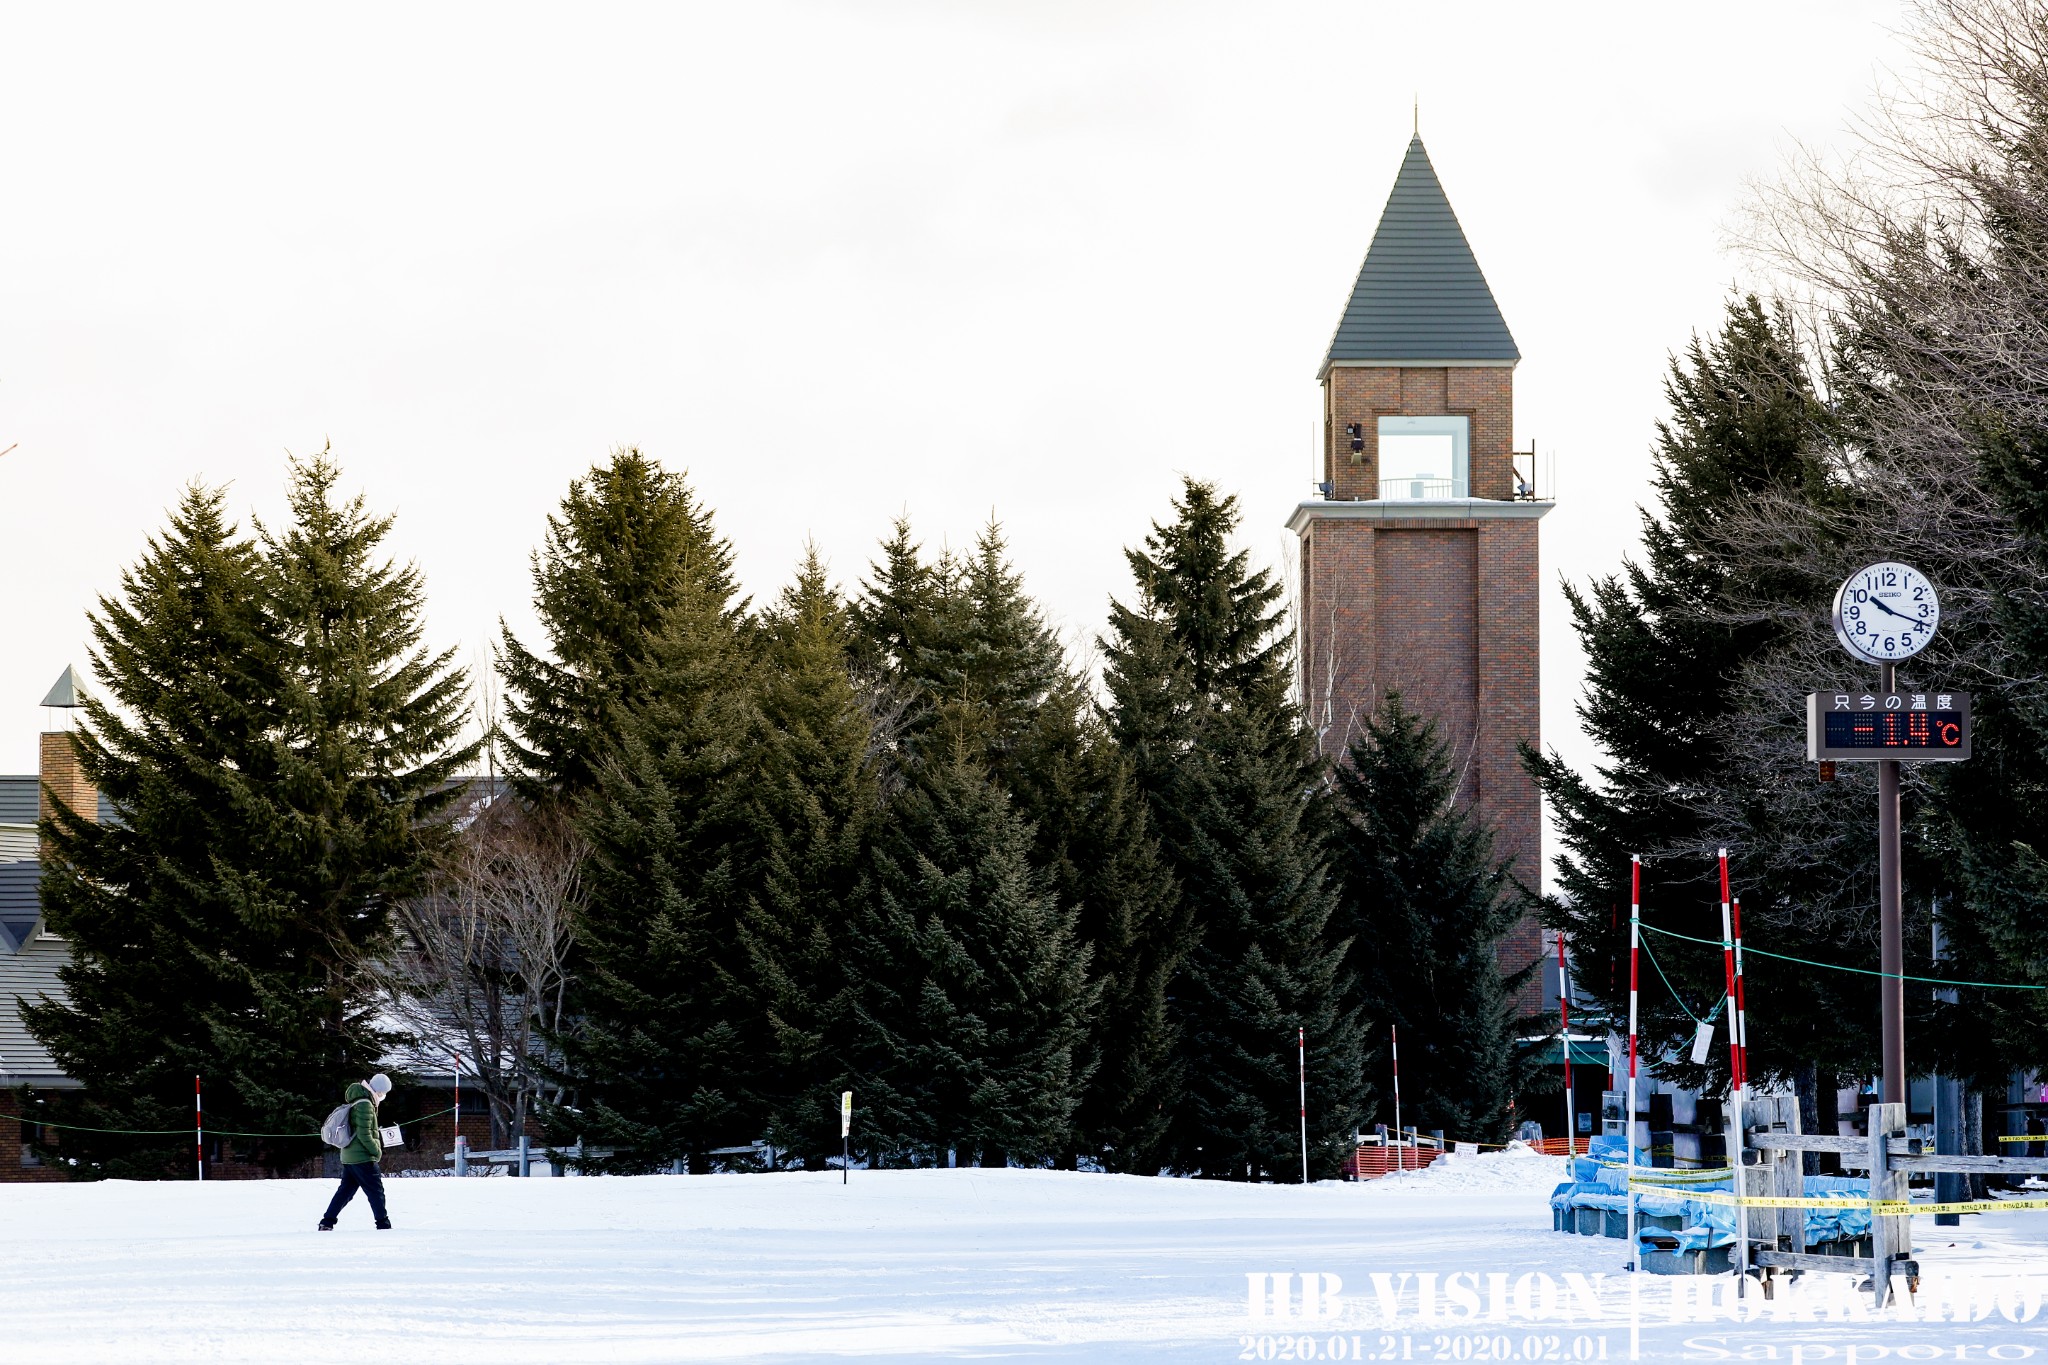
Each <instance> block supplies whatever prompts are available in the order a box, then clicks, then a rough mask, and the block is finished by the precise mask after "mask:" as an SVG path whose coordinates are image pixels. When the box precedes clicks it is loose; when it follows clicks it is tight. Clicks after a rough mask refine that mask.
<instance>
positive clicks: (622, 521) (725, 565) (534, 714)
mask: <svg viewBox="0 0 2048 1365" xmlns="http://www.w3.org/2000/svg"><path fill="white" fill-rule="evenodd" d="M732 563H733V560H732V547H731V546H730V545H729V544H727V543H726V541H725V540H723V539H722V538H720V537H719V536H718V534H717V533H716V532H715V531H714V530H713V528H712V524H711V514H710V512H709V511H708V510H707V509H705V508H704V507H703V506H702V505H701V504H699V503H698V501H697V500H696V497H695V496H694V495H693V494H692V493H691V491H690V487H689V484H688V483H687V482H686V481H685V480H684V478H683V476H682V475H680V474H673V473H670V472H669V471H667V470H665V469H663V468H662V467H661V466H660V465H659V464H657V463H656V462H655V461H653V460H651V459H649V458H648V457H647V456H645V455H643V454H641V453H640V452H639V451H638V450H634V449H630V448H629V449H625V450H620V451H616V452H614V453H613V455H612V456H611V458H610V460H608V461H607V462H606V463H604V464H601V465H597V466H595V467H594V468H592V469H591V471H590V473H589V474H588V475H586V476H585V477H583V478H581V479H577V480H575V481H573V482H572V483H571V484H570V485H569V493H568V496H567V497H565V498H563V499H562V508H561V512H560V513H559V514H558V515H551V516H550V517H549V518H548V533H547V539H546V541H545V543H544V544H543V545H542V547H541V548H540V550H538V551H537V552H536V553H535V554H534V556H533V587H534V609H535V611H536V612H537V613H538V615H539V616H540V621H541V628H542V630H543V631H544V632H546V634H547V637H548V651H547V655H546V656H543V655H542V654H538V653H535V652H534V651H532V650H530V649H528V648H527V647H526V646H525V645H524V644H522V643H521V642H520V640H519V638H518V637H517V636H516V635H514V634H513V633H512V629H511V627H510V626H507V625H504V624H503V623H502V622H501V623H500V625H499V629H500V632H501V643H500V647H499V658H498V671H499V675H500V676H501V677H502V678H503V680H504V683H505V711H506V718H507V720H508V721H509V722H510V723H511V727H512V729H513V730H515V731H516V732H517V735H518V738H516V739H509V740H508V742H507V745H506V752H507V754H508V755H509V757H510V759H511V761H512V766H513V770H514V773H515V776H516V780H517V782H518V785H519V786H520V788H521V791H522V793H523V794H524V795H526V796H527V797H528V798H529V799H537V798H539V797H541V796H543V795H544V794H546V793H550V792H558V793H561V794H563V795H566V796H569V797H571V798H577V797H581V796H582V795H583V794H585V793H587V792H589V791H590V790H591V789H592V788H593V787H594V786H595V785H596V783H597V775H598V770H599V768H600V767H601V766H602V765H603V762H604V755H605V754H606V753H607V752H608V750H609V744H610V740H611V731H610V718H611V716H612V715H613V714H614V708H615V707H617V706H618V705H620V704H621V703H624V702H626V701H627V700H629V699H628V698H626V697H624V696H622V695H621V689H622V688H623V687H624V686H625V685H626V683H627V681H628V680H629V679H630V678H632V677H633V676H634V672H635V669H636V668H637V667H638V665H639V664H640V663H641V662H642V661H643V660H644V659H645V658H646V656H647V653H648V642H649V641H650V640H651V639H652V638H653V637H654V636H655V635H656V634H658V633H659V632H660V631H661V629H662V628H663V626H664V624H665V623H666V621H667V617H668V613H669V611H670V609H671V608H672V607H673V606H674V605H675V604H676V603H677V601H678V600H679V599H680V598H681V596H682V595H683V594H684V593H685V592H686V591H694V592H697V593H699V594H702V595H703V596H705V597H707V598H709V599H712V600H715V601H719V602H723V603H727V604H728V605H727V606H726V608H725V611H726V612H727V613H728V614H729V615H730V616H732V618H733V619H735V620H736V619H737V618H738V615H739V613H740V608H739V607H737V606H734V605H731V604H732V603H733V601H734V599H735V597H736V596H737V590H736V588H735V585H734V581H733V577H732Z"/></svg>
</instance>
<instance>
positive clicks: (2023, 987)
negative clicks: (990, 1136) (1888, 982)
mask: <svg viewBox="0 0 2048 1365" xmlns="http://www.w3.org/2000/svg"><path fill="white" fill-rule="evenodd" d="M1643 928H1645V929H1648V930H1649V931H1650V932H1651V933H1653V934H1662V935H1663V936H1664V937H1665V938H1679V939H1684V940H1685V941H1686V942H1687V943H1703V944H1705V945H1706V946H1707V947H1709V948H1720V947H1721V946H1722V944H1721V941H1720V940H1719V939H1711V938H1694V937H1693V936H1692V935H1691V934H1681V933H1678V932H1676V931H1675V930H1671V929H1659V928H1658V927H1657V926H1656V925H1654V924H1645V925H1644V926H1643ZM1743 951H1744V952H1746V953H1754V954H1756V955H1757V956H1758V957H1774V958H1776V959H1778V960H1779V961H1780V962H1797V963H1798V964H1799V965H1800V966H1802V967H1820V968H1823V969H1824V970H1827V971H1831V972H1854V973H1856V974H1857V975H1858V976H1879V977H1889V976H1892V975H1893V973H1891V972H1874V971H1871V970H1870V969H1869V968H1868V967H1844V966H1842V965H1841V964H1840V963H1838V962H1815V961H1814V960H1813V959H1812V958H1808V957H1793V956H1792V955H1791V954H1790V953H1774V952H1771V951H1769V950H1768V949H1764V948H1750V947H1747V946H1745V947H1744V949H1743ZM1650 960H1651V961H1652V962H1653V963H1654V962H1655V961H1656V959H1655V958H1654V957H1653V958H1651V959H1650ZM1662 973H1663V969H1662V968H1659V969H1658V974H1659V975H1662ZM1897 976H1898V979H1899V980H1901V981H1921V982H1925V983H1927V984H1928V985H1930V986H1982V987H1985V988H1986V989H1988V990H1998V991H2048V986H2036V985H2030V984H2028V983H2025V982H2018V981H1955V980H1951V979H1950V978H1948V977H1945V976H1913V975H1910V974H1908V973H1905V972H1900V973H1898V974H1897ZM1664 984H1665V985H1667V986H1668V985H1670V984H1671V983H1670V981H1669V980H1667V981H1665V983H1664ZM1684 1005H1685V1002H1684V1001H1682V1000H1681V1001H1680V1002H1679V1007H1680V1008H1681V1009H1682V1008H1684ZM1700 1022H1705V1021H1704V1020H1702V1021H1700Z"/></svg>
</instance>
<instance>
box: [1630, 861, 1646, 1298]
mask: <svg viewBox="0 0 2048 1365" xmlns="http://www.w3.org/2000/svg"><path fill="white" fill-rule="evenodd" d="M1642 942H1643V859H1642V856H1641V855H1640V854H1638V855H1636V856H1635V857H1632V858H1630V859H1629V860H1628V1268H1629V1269H1630V1270H1631V1271H1633V1270H1634V1269H1635V1268H1636V1261H1637V1260H1638V1259H1640V1257H1641V1252H1640V1251H1639V1250H1638V1249H1637V1247H1636V988H1637V985H1638V981H1639V978H1638V976H1637V974H1636V968H1637V965H1638V963H1637V959H1638V958H1639V957H1640V956H1641V952H1642Z"/></svg>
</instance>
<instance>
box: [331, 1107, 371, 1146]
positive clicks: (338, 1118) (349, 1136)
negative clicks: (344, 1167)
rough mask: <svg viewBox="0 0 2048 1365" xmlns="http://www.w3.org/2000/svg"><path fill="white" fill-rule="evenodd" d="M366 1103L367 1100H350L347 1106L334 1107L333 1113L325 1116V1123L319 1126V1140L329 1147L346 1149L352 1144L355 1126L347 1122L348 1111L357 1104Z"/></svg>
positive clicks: (354, 1137)
mask: <svg viewBox="0 0 2048 1365" xmlns="http://www.w3.org/2000/svg"><path fill="white" fill-rule="evenodd" d="M368 1103H369V1101H368V1100H351V1101H350V1102H349V1103H347V1104H338V1105H336V1106H335V1107H334V1112H333V1113H331V1114H329V1115H328V1116H327V1121H326V1122H325V1123H323V1124H321V1125H320V1140H321V1141H322V1142H324V1143H326V1144H327V1145H328V1146H329V1147H346V1146H348V1145H349V1144H350V1143H351V1142H354V1141H355V1139H356V1133H355V1125H354V1124H353V1123H352V1122H350V1121H349V1111H350V1110H352V1109H354V1108H355V1107H356V1106H357V1105H359V1104H368Z"/></svg>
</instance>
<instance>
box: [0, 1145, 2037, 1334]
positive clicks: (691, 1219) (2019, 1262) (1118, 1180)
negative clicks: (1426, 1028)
mask: <svg viewBox="0 0 2048 1365" xmlns="http://www.w3.org/2000/svg"><path fill="white" fill-rule="evenodd" d="M1562 1167H1563V1163H1562V1162H1561V1161H1559V1160H1555V1159H1550V1158H1544V1157H1537V1156H1533V1155H1520V1154H1502V1155H1498V1156H1487V1157H1482V1158H1466V1159H1463V1160H1460V1161H1457V1162H1453V1163H1450V1164H1448V1165H1443V1166H1438V1167H1436V1168H1433V1169H1431V1170H1429V1171H1427V1172H1422V1173H1419V1174H1412V1175H1407V1176H1393V1177H1389V1178H1387V1179H1385V1180H1381V1181H1376V1182H1372V1183H1368V1184H1362V1185H1338V1184H1326V1185H1317V1186H1312V1187H1309V1188H1301V1187H1298V1186H1243V1185H1226V1184H1217V1183H1210V1182H1197V1181H1185V1180H1145V1179H1137V1178H1130V1177H1120V1176H1105V1175H1086V1174H1065V1173H1059V1172H1050V1171H982V1170H955V1171H884V1172H860V1171H856V1172H854V1173H853V1179H852V1182H851V1183H850V1184H847V1185H844V1186H842V1185H841V1184H840V1180H839V1177H838V1176H837V1175H836V1174H829V1175H810V1174H790V1175H752V1176H695V1177H693V1176H651V1177H645V1178H639V1179H568V1180H554V1179H532V1180H523V1181H522V1180H513V1179H503V1178H499V1179H489V1180H447V1179H438V1180H391V1181H388V1182H387V1188H388V1190H389V1191H390V1197H391V1213H392V1217H393V1219H394V1220H395V1221H396V1223H397V1227H396V1228H395V1229H394V1230H393V1231H391V1232H375V1231H372V1230H371V1228H370V1219H369V1214H368V1212H367V1210H366V1209H365V1208H364V1207H363V1205H362V1201H361V1200H360V1199H358V1201H357V1202H356V1204H355V1205H354V1206H353V1207H351V1208H350V1210H349V1211H348V1213H346V1214H345V1215H344V1216H343V1220H342V1226H341V1229H340V1230H339V1231H338V1232H335V1233H331V1234H323V1233H316V1232H315V1231H314V1230H313V1224H314V1222H315V1220H316V1219H317V1218H318V1216H319V1214H320V1211H321V1209H322V1208H323V1207H324V1205H325V1202H326V1199H327V1195H328V1189H329V1187H328V1185H327V1183H326V1182H313V1181H269V1182H219V1183H212V1184H207V1185H203V1186H202V1185H198V1184H128V1183H119V1182H108V1183H104V1184H94V1185H72V1186H64V1185H10V1186H5V1187H0V1285H4V1292H5V1296H6V1297H5V1309H4V1316H0V1361H6V1362H15V1361H19V1362H24V1365H26V1363H27V1362H34V1363H35V1365H67V1363H68V1362H100V1361H106V1362H152V1363H153V1362H172V1361H200V1360H204V1361H251V1362H255V1361H260V1362H266V1365H268V1363H270V1362H299V1361H306V1362H323V1361H336V1362H344V1361H345V1362H349V1365H362V1363H363V1362H368V1361H393V1362H403V1363H404V1365H458V1363H460V1362H479V1363H483V1362H488V1365H514V1363H515V1362H529V1361H531V1362H550V1363H553V1362H583V1361H591V1362H595V1361H604V1362H652V1361H681V1360H726V1359H747V1360H789V1361H803V1360H818V1359H825V1358H833V1357H849V1356H851V1357H863V1358H867V1359H878V1360H890V1359H915V1358H933V1357H941V1358H959V1359H1027V1360H1085V1361H1117V1360H1131V1359H1146V1360H1187V1361H1230V1360H1239V1359H1253V1360H1256V1359H1301V1358H1304V1356H1305V1355H1306V1358H1311V1359H1329V1358H1344V1359H1358V1358H1368V1359H1394V1360H1402V1361H1424V1362H1429V1361H1438V1360H1460V1361H1496V1360H1502V1359H1512V1360H1522V1359H1547V1360H1566V1361H1570V1360H1601V1359H1606V1360H1616V1361H1620V1360H1627V1359H1628V1358H1629V1357H1630V1351H1631V1346H1632V1343H1633V1345H1634V1346H1635V1348H1636V1349H1637V1350H1638V1351H1639V1352H1640V1357H1641V1358H1642V1359H1649V1360H1672V1359H1687V1358H1690V1359H1741V1358H1759V1359H1763V1358H1769V1359H1778V1360H1784V1361H1791V1362H1798V1363H1799V1365H1804V1363H1805V1362H1817V1361H1830V1362H1840V1365H1851V1362H1857V1361H1872V1360H1878V1359H1891V1360H1915V1359H1937V1358H1938V1359H1958V1358H1960V1359H1967V1360H1974V1361H1982V1360H2000V1359H2006V1360H2016V1359H2029V1358H2040V1359H2048V1310H2043V1309H2041V1308H2040V1307H2039V1305H2040V1303H2041V1297H2042V1293H2043V1290H2044V1288H2048V1213H2032V1214H2029V1213H2017V1212H2016V1213H2001V1214H1993V1215H1986V1216H1982V1217H1975V1216H1973V1217H1967V1218H1965V1219H1964V1224H1965V1225H1964V1227H1962V1228H1961V1229H1959V1230H1958V1229H1937V1228H1935V1227H1934V1226H1933V1222H1932V1220H1931V1219H1926V1218H1921V1219H1916V1220H1915V1223H1914V1228H1915V1233H1916V1243H1917V1244H1918V1246H1919V1248H1920V1253H1919V1254H1920V1260H1921V1263H1922V1265H1923V1267H1925V1269H1926V1272H1927V1279H1926V1280H1925V1281H1924V1282H1923V1285H1922V1290H1921V1294H1920V1296H1919V1298H1918V1300H1917V1301H1916V1303H1915V1304H1914V1305H1910V1306H1908V1308H1907V1309H1905V1310H1904V1311H1903V1313H1902V1314H1901V1315H1899V1316H1895V1317H1893V1318H1891V1319H1887V1320H1869V1319H1867V1318H1866V1317H1864V1316H1861V1313H1862V1310H1861V1309H1860V1308H1859V1307H1858V1305H1860V1304H1862V1303H1863V1302H1865V1301H1866V1300H1864V1299H1860V1298H1854V1297H1851V1296H1850V1294H1849V1293H1848V1291H1849V1289H1850V1282H1849V1280H1848V1279H1847V1278H1846V1277H1837V1276H1826V1277H1813V1278H1811V1279H1809V1280H1808V1281H1807V1282H1806V1283H1805V1284H1804V1285H1803V1286H1801V1287H1800V1292H1795V1293H1791V1294H1781V1295H1780V1299H1779V1301H1778V1302H1777V1303H1776V1304H1774V1305H1771V1306H1770V1312H1771V1313H1773V1314H1775V1315H1776V1318H1777V1320H1771V1319H1768V1318H1759V1319H1758V1320H1754V1321H1749V1322H1736V1321H1728V1320H1724V1319H1720V1318H1718V1317H1717V1315H1716V1313H1715V1311H1714V1309H1713V1308H1712V1306H1711V1305H1709V1306H1707V1307H1704V1308H1703V1307H1701V1306H1700V1305H1699V1304H1698V1303H1696V1302H1694V1300H1693V1297H1692V1296H1694V1295H1696V1294H1697V1293H1698V1291H1699V1290H1700V1289H1701V1288H1702V1287H1711V1286H1716V1285H1721V1286H1724V1285H1726V1284H1727V1283H1728V1281H1727V1279H1726V1277H1723V1278H1722V1279H1720V1280H1718V1281H1712V1282H1709V1281H1705V1280H1694V1279H1675V1278H1665V1277H1644V1280H1643V1281H1642V1283H1641V1285H1640V1287H1639V1290H1638V1296H1637V1297H1636V1299H1635V1302H1634V1305H1633V1308H1632V1306H1631V1292H1630V1286H1629V1285H1628V1284H1627V1282H1626V1277H1625V1276H1623V1275H1621V1274H1620V1273H1619V1272H1620V1264H1621V1259H1622V1258H1621V1251H1620V1248H1621V1243H1619V1242H1617V1241H1609V1240H1606V1239H1604V1238H1594V1237H1573V1236H1565V1235H1560V1234H1557V1233H1553V1232H1551V1231H1550V1212H1549V1207H1548V1204H1547V1196H1548V1194H1549V1192H1550V1189H1551V1187H1552V1186H1553V1185H1554V1184H1555V1183H1556V1182H1557V1181H1558V1179H1559V1178H1560V1176H1561V1171H1562ZM1950 1242H1954V1243H1955V1245H1954V1246H1953V1247H1951V1246H1950V1245H1949V1244H1950ZM1601 1275H1605V1276H1606V1277H1607V1278H1606V1279H1604V1280H1603V1279H1600V1278H1598V1277H1599V1276H1601ZM1308 1276H1314V1277H1315V1279H1314V1281H1313V1284H1314V1294H1313V1302H1312V1303H1310V1304H1305V1303H1304V1296H1303V1293H1302V1282H1303V1280H1304V1278H1306V1277H1308ZM1454 1276H1458V1277H1459V1278H1455V1279H1454V1278H1453V1277H1454ZM1575 1276H1583V1277H1585V1278H1583V1279H1575V1278H1573V1277H1575ZM1269 1277H1270V1278H1269ZM1281 1277H1286V1278H1284V1279H1283V1278H1281ZM1329 1277H1334V1278H1329ZM1546 1277H1547V1278H1546ZM1829 1282H1832V1284H1833V1287H1834V1289H1835V1291H1837V1292H1834V1293H1832V1294H1831V1293H1829V1292H1828V1290H1827V1289H1825V1288H1824V1287H1823V1286H1826V1285H1827V1284H1828V1283H1829ZM1255 1286H1256V1288H1257V1290H1258V1291H1259V1292H1258V1295H1257V1303H1256V1307H1257V1308H1258V1309H1259V1310H1261V1311H1260V1312H1258V1313H1255V1311H1254V1306H1255V1305H1254V1287H1255ZM1674 1286H1682V1289H1683V1291H1684V1293H1685V1295H1686V1296H1687V1297H1686V1298H1684V1299H1683V1301H1682V1302H1681V1303H1680V1306H1679V1307H1678V1308H1677V1309H1674V1297H1673V1295H1674ZM1276 1290H1277V1291H1280V1292H1279V1293H1278V1294H1277V1295H1276ZM2001 1290H2003V1292H2004V1295H2005V1298H2004V1307H2005V1309H2006V1311H2007V1312H2009V1313H2010V1314H2011V1315H2012V1316H2016V1317H2022V1318H2024V1317H2026V1316H2027V1314H2028V1312H2029V1310H2030V1309H2031V1310H2032V1316H2031V1320H2030V1321H2021V1322H2013V1321H2009V1320H2008V1318H2007V1316H2005V1315H2004V1314H2002V1313H2001V1311H2000V1300H1999V1293H2000V1291H2001ZM1332 1291H1334V1294H1335V1301H1334V1302H1333V1301H1332V1299H1331V1293H1332ZM1971 1294H1978V1295H1979V1297H1978V1298H1977V1299H1971V1298H1969V1297H1968V1296H1969V1295H1971ZM1955 1295H1963V1296H1964V1298H1963V1300H1962V1302H1963V1303H1964V1308H1965V1312H1966V1314H1968V1313H1976V1312H1982V1313H1983V1314H1986V1315H1988V1316H1987V1318H1986V1320H1983V1321H1975V1322H1971V1321H1963V1322H1956V1321H1952V1320H1947V1319H1948V1318H1950V1317H1952V1316H1953V1311H1952V1310H1953V1304H1952V1302H1951V1299H1952V1298H1953V1296H1955ZM1945 1296H1948V1297H1945ZM1276 1297H1277V1298H1278V1299H1279V1302H1278V1303H1276ZM1972 1304H1974V1305H1975V1306H1974V1307H1972V1306H1971V1305H1972ZM1944 1305H1948V1306H1946V1307H1945V1306H1944ZM1276 1307H1279V1308H1284V1309H1285V1310H1286V1311H1287V1312H1288V1313H1289V1314H1290V1316H1288V1317H1276V1316H1274V1311H1275V1309H1276ZM1309 1308H1313V1310H1314V1312H1315V1314H1316V1315H1315V1316H1313V1317H1305V1316H1304V1312H1305V1310H1307V1309H1309ZM1751 1311H1752V1312H1755V1311H1757V1310H1756V1309H1752V1310H1751ZM1914 1313H1918V1314H1919V1315H1920V1316H1921V1317H1922V1318H1926V1317H1927V1316H1929V1315H1930V1314H1936V1315H1939V1316H1940V1317H1941V1318H1942V1319H1943V1320H1939V1321H1925V1320H1922V1321H1912V1320H1900V1317H1905V1318H1908V1319H1909V1318H1910V1317H1911V1315H1913V1314H1914ZM1788 1315H1803V1316H1804V1317H1805V1318H1807V1319H1809V1320H1807V1321H1798V1320H1786V1319H1787V1317H1788ZM1830 1315H1833V1316H1830ZM1674 1316H1676V1317H1679V1318H1683V1319H1688V1320H1685V1321H1677V1322H1674V1321H1673V1318H1674ZM1816 1316H1818V1318H1819V1320H1812V1319H1815V1318H1816ZM1765 1347H1770V1348H1772V1350H1773V1352H1774V1354H1772V1355H1770V1356H1764V1355H1762V1354H1761V1352H1762V1350H1763V1348H1765ZM1795 1347H1796V1348H1797V1350H1796V1351H1795V1349H1794V1348H1795ZM1922 1347H1924V1348H1925V1351H1923V1350H1922V1349H1920V1348H1922ZM1879 1348H1883V1354H1880V1353H1879ZM1852 1350H1853V1354H1852V1353H1851V1352H1852ZM1959 1350H1960V1351H1961V1352H1962V1354H1960V1355H1958V1354H1957V1352H1958V1351H1959ZM1926 1351H1933V1352H1936V1353H1937V1354H1934V1355H1930V1354H1926V1353H1925V1352H1926ZM1717 1352H1719V1353H1725V1354H1717ZM1752 1352H1754V1353H1756V1354H1750V1353H1752Z"/></svg>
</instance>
